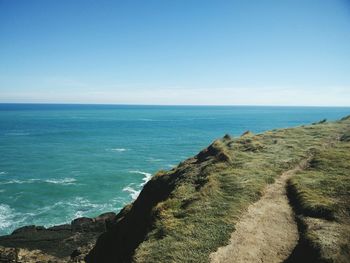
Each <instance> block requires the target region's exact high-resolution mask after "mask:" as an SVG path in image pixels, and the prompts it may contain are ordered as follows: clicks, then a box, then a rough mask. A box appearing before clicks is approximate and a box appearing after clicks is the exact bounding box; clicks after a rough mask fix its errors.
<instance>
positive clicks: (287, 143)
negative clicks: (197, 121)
mask: <svg viewBox="0 0 350 263" xmlns="http://www.w3.org/2000/svg"><path fill="white" fill-rule="evenodd" d="M349 123H350V120H349V119H344V120H343V121H341V122H336V123H332V122H320V123H318V124H315V125H312V126H305V127H297V128H291V129H281V130H274V131H269V132H266V133H263V134H258V135H253V134H251V133H249V134H247V135H244V136H242V137H240V138H237V139H231V138H230V136H225V137H224V138H222V139H220V140H216V141H215V142H214V143H213V144H212V145H211V146H209V147H208V148H207V149H205V150H203V151H202V152H201V153H199V154H198V156H196V157H193V158H190V159H188V160H186V161H184V162H183V163H181V164H180V165H179V166H178V167H176V168H174V169H173V170H171V171H163V172H161V173H159V174H158V175H157V176H154V177H153V178H152V180H162V178H163V177H164V178H173V179H174V180H173V181H174V184H175V185H174V189H173V190H172V192H171V193H170V195H169V197H168V198H166V199H165V200H164V201H161V202H159V203H157V204H156V205H155V206H154V207H153V208H152V225H151V226H149V230H148V232H147V235H146V237H145V238H144V241H143V242H142V243H141V244H140V245H139V246H138V247H137V249H136V251H135V253H134V256H133V261H135V262H152V263H156V262H208V257H209V254H210V253H211V252H213V251H215V250H216V249H217V248H218V247H220V246H222V245H225V244H227V242H228V240H229V237H230V235H231V233H232V231H234V227H235V223H236V222H237V220H238V219H239V217H240V216H241V215H242V213H243V212H244V211H245V210H246V209H247V208H248V206H249V205H250V204H251V203H253V202H255V201H257V200H258V199H259V197H260V196H261V193H262V191H263V189H264V187H265V186H266V184H268V183H273V182H274V180H275V178H276V177H278V176H279V175H280V174H281V173H282V172H283V171H285V170H288V169H290V168H292V167H294V166H295V165H296V164H297V163H299V162H300V161H301V160H303V159H305V158H307V157H308V156H309V155H310V154H311V153H317V157H315V158H314V159H313V162H312V168H310V169H311V170H310V172H309V174H308V177H306V176H303V174H300V175H298V177H296V179H295V180H293V181H292V182H291V184H292V185H295V186H296V189H298V200H300V204H301V209H302V210H303V211H308V212H307V213H310V214H315V215H320V216H321V215H322V216H323V215H325V214H327V215H329V218H338V217H339V218H340V217H341V216H340V215H342V213H345V214H346V215H348V214H347V213H348V212H349V210H348V209H349V208H348V207H346V206H345V205H344V203H342V202H343V201H344V202H348V200H346V199H342V197H343V195H339V193H344V195H345V193H346V192H347V193H348V192H349V190H350V189H349V188H348V185H347V183H346V184H342V183H341V182H342V181H344V180H348V179H347V178H348V177H347V175H346V170H348V169H349V167H348V166H347V164H344V162H343V161H342V158H343V156H342V155H341V154H340V153H339V155H337V154H336V153H334V152H332V153H329V154H328V155H327V156H323V155H322V154H320V153H322V151H323V146H324V145H325V144H332V143H333V144H334V143H335V141H337V139H338V138H339V137H341V136H342V135H343V134H344V133H345V132H346V131H347V129H349ZM339 151H340V150H339ZM342 151H343V153H344V152H346V149H345V148H344V149H343V150H342ZM337 152H338V150H337ZM348 152H349V151H348ZM336 161H338V162H336ZM333 163H337V165H342V167H341V168H340V169H338V168H336V167H333V168H332V167H331V166H330V164H333ZM349 163H350V162H349ZM320 167H322V169H328V170H327V173H328V172H332V171H333V170H332V169H334V170H337V171H338V172H336V173H335V174H334V176H328V177H327V178H326V177H322V173H321V172H319V169H320ZM339 173H340V174H339ZM339 176H340V177H339ZM323 185H327V186H328V187H322V186H323ZM340 196H341V197H340ZM335 197H339V200H338V199H336V198H335ZM340 199H341V200H343V201H341V200H340Z"/></svg>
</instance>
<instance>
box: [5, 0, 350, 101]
mask: <svg viewBox="0 0 350 263" xmlns="http://www.w3.org/2000/svg"><path fill="white" fill-rule="evenodd" d="M0 102H64V103H72V102H73V103H75V102H78V103H123V104H125V103H126V104H129V103H130V104H225V105H237V104H245V105H329V106H331V105H339V106H340V105H343V106H350V1H346V0H314V1H311V0H309V1H308V0H300V1H298V0H274V1H272V0H271V1H268V0H265V1H264V0H256V1H253V0H247V1H243V0H242V1H233V0H232V1H219V0H213V1H204V0H201V1H200V0H198V1H191V0H159V1H152V0H151V1H146V0H139V1H136V0H134V1H132V0H131V1H126V0H125V1H97V0H96V1H89V0H84V1H83V0H81V1H80V0H73V1H71V0H67V1H64V0H59V1H58V0H57V1H50V0H42V1H35V0H33V1H31V0H21V1H20V0H0Z"/></svg>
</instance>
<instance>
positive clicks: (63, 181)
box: [0, 178, 76, 185]
mask: <svg viewBox="0 0 350 263" xmlns="http://www.w3.org/2000/svg"><path fill="white" fill-rule="evenodd" d="M75 181H76V179H74V178H63V179H46V180H41V179H28V180H17V179H13V180H9V181H6V182H0V185H1V184H2V185H3V184H32V183H35V182H45V183H50V184H62V185H69V184H73V183H74V182H75Z"/></svg>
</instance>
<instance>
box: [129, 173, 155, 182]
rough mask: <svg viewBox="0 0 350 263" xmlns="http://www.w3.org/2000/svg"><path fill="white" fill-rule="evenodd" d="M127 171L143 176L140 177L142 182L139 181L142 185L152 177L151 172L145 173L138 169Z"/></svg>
mask: <svg viewBox="0 0 350 263" xmlns="http://www.w3.org/2000/svg"><path fill="white" fill-rule="evenodd" d="M129 173H133V174H142V175H143V176H144V177H143V178H142V180H143V183H141V184H140V186H144V185H145V184H146V183H147V182H148V181H149V180H150V179H151V178H152V174H150V173H146V172H142V171H138V170H133V171H129Z"/></svg>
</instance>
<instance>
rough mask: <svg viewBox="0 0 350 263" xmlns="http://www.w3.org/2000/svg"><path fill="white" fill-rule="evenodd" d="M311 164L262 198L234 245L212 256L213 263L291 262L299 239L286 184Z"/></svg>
mask: <svg viewBox="0 0 350 263" xmlns="http://www.w3.org/2000/svg"><path fill="white" fill-rule="evenodd" d="M307 163H308V160H305V161H303V162H301V163H300V164H299V165H298V166H297V167H296V168H294V169H292V170H289V171H287V172H285V173H283V174H282V175H281V176H280V177H279V178H278V179H277V180H276V181H275V183H273V184H271V185H268V186H267V188H266V190H265V193H264V195H263V196H262V198H261V199H260V200H259V201H258V202H256V203H254V204H252V205H251V206H250V207H249V208H248V211H247V213H246V214H244V215H243V217H242V218H241V220H240V221H239V222H238V223H237V224H236V231H234V232H233V233H232V235H231V239H230V244H228V245H227V246H224V247H220V248H219V249H218V250H217V251H216V252H215V253H212V254H211V255H210V259H211V262H212V263H219V262H220V263H228V262H234V263H250V262H254V263H255V262H267V263H274V262H276V263H277V262H283V261H284V260H285V259H287V257H288V256H289V254H290V253H291V252H292V250H293V248H294V247H295V246H296V244H297V241H298V238H299V236H298V229H297V225H296V222H295V220H294V213H293V210H292V208H291V207H290V205H289V203H288V198H287V196H286V182H287V180H288V178H290V177H291V176H292V175H293V174H294V173H295V172H296V171H299V170H301V169H303V168H304V167H305V166H306V165H307Z"/></svg>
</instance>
